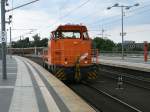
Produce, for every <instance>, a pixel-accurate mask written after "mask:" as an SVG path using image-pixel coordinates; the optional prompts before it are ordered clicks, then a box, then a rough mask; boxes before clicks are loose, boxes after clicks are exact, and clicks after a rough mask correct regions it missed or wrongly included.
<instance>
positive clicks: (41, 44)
mask: <svg viewBox="0 0 150 112" xmlns="http://www.w3.org/2000/svg"><path fill="white" fill-rule="evenodd" d="M47 46H48V39H47V38H43V39H42V40H41V41H40V47H47Z"/></svg>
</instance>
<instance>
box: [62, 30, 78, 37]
mask: <svg viewBox="0 0 150 112" xmlns="http://www.w3.org/2000/svg"><path fill="white" fill-rule="evenodd" d="M61 34H62V38H80V32H73V31H69V32H63V31H62V32H61Z"/></svg>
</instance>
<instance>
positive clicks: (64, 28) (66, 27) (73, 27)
mask: <svg viewBox="0 0 150 112" xmlns="http://www.w3.org/2000/svg"><path fill="white" fill-rule="evenodd" d="M56 31H81V32H86V31H87V28H86V26H84V25H60V26H58V28H57V29H56Z"/></svg>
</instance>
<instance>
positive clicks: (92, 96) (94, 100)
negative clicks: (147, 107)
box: [69, 82, 143, 112]
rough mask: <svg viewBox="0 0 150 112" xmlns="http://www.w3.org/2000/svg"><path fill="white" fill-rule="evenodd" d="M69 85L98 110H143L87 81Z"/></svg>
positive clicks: (110, 111) (131, 111) (111, 111)
mask: <svg viewBox="0 0 150 112" xmlns="http://www.w3.org/2000/svg"><path fill="white" fill-rule="evenodd" d="M69 87H70V88H71V89H72V90H74V92H76V93H77V94H78V95H80V96H81V97H82V98H83V99H84V100H86V101H87V102H88V103H89V104H90V105H92V106H93V107H94V108H96V109H97V110H99V112H143V111H141V110H139V109H137V108H136V107H133V106H132V105H130V104H128V103H126V102H124V101H122V100H120V99H118V98H116V97H114V96H112V95H110V94H109V93H107V92H105V91H103V90H100V89H98V88H96V87H95V86H92V85H90V84H89V83H87V82H82V83H81V84H80V87H79V86H78V85H74V86H69ZM85 88H86V89H85ZM86 91H89V92H86ZM85 92H86V94H84V93H85Z"/></svg>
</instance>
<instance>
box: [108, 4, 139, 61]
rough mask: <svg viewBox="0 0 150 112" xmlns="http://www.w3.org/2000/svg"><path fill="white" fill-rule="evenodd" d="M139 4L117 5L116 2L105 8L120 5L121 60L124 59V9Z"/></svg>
mask: <svg viewBox="0 0 150 112" xmlns="http://www.w3.org/2000/svg"><path fill="white" fill-rule="evenodd" d="M139 5H140V4H139V3H136V4H134V5H128V6H127V5H119V4H118V3H116V4H114V5H113V6H111V7H108V8H107V9H108V10H110V9H111V8H113V7H120V8H121V16H122V21H121V26H122V33H121V36H122V60H124V36H125V34H126V33H124V24H123V23H124V18H123V17H124V9H126V10H129V9H131V8H132V7H137V6H139Z"/></svg>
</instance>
